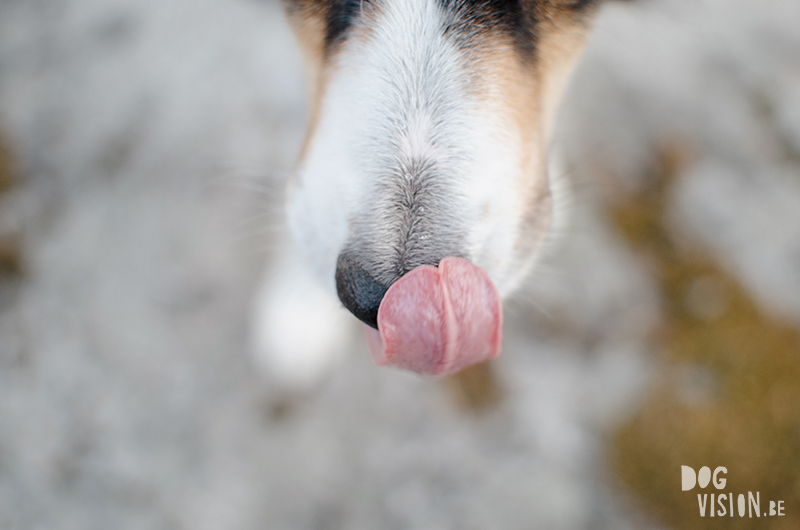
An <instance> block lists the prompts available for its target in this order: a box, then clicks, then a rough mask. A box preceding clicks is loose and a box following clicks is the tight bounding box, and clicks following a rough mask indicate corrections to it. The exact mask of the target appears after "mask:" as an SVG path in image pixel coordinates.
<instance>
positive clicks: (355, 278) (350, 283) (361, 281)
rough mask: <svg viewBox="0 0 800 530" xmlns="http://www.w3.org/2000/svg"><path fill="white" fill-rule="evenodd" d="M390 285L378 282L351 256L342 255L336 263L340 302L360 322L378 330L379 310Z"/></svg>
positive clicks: (337, 288) (337, 289)
mask: <svg viewBox="0 0 800 530" xmlns="http://www.w3.org/2000/svg"><path fill="white" fill-rule="evenodd" d="M388 288H389V286H388V285H383V284H382V283H381V282H379V281H377V280H376V279H375V278H374V277H373V276H372V275H371V274H370V273H369V271H368V270H367V269H365V268H364V267H363V266H362V265H361V264H360V263H359V262H358V260H357V259H356V258H355V257H353V255H351V254H346V253H345V254H341V255H340V256H339V259H338V261H337V263H336V291H337V293H338V294H339V300H341V302H342V304H343V305H344V306H345V307H346V308H347V309H348V311H350V312H351V313H353V314H354V315H355V316H356V317H357V318H358V319H359V320H361V321H362V322H364V323H365V324H368V325H370V326H372V327H373V328H375V329H378V308H379V307H380V305H381V300H383V295H385V294H386V291H387V289H388Z"/></svg>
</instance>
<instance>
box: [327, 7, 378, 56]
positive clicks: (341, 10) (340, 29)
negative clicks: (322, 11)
mask: <svg viewBox="0 0 800 530" xmlns="http://www.w3.org/2000/svg"><path fill="white" fill-rule="evenodd" d="M367 1H368V0H329V1H328V2H327V3H328V20H327V29H326V33H325V49H326V50H330V49H331V48H333V47H334V46H335V45H336V44H338V43H339V42H341V41H342V40H344V37H345V35H346V33H347V29H348V28H349V27H350V26H351V25H352V23H353V20H355V18H356V17H357V16H358V13H359V11H360V10H361V7H362V4H363V3H365V2H367Z"/></svg>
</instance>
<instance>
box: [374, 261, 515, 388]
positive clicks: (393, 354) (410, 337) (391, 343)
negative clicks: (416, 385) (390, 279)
mask: <svg viewBox="0 0 800 530" xmlns="http://www.w3.org/2000/svg"><path fill="white" fill-rule="evenodd" d="M502 326H503V307H502V305H501V303H500V295H499V294H498V293H497V289H496V288H495V286H494V284H493V283H492V280H491V279H490V278H489V275H488V274H486V272H485V271H484V270H483V269H481V268H480V267H477V266H475V265H473V264H472V263H470V262H469V261H467V260H465V259H461V258H444V259H443V260H442V261H441V262H440V263H439V266H438V267H433V266H431V265H423V266H421V267H417V268H416V269H414V270H413V271H411V272H409V273H408V274H406V275H405V276H403V277H402V278H400V279H399V280H397V282H396V283H395V284H394V285H392V286H391V287H390V288H389V290H388V291H386V295H385V296H384V297H383V301H382V302H381V305H380V308H379V309H378V329H379V330H380V332H378V331H376V330H375V329H373V328H371V327H368V326H366V325H365V328H366V330H367V342H368V343H369V348H370V352H371V353H372V358H373V359H374V360H375V362H376V363H377V364H379V365H387V364H393V365H396V366H399V367H401V368H406V369H408V370H412V371H414V372H417V373H420V374H432V375H446V374H451V373H453V372H457V371H458V370H461V369H462V368H464V367H466V366H469V365H470V364H474V363H477V362H480V361H485V360H487V359H491V358H492V357H495V356H496V355H497V354H498V353H500V338H501V334H502Z"/></svg>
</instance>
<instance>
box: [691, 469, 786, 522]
mask: <svg viewBox="0 0 800 530" xmlns="http://www.w3.org/2000/svg"><path fill="white" fill-rule="evenodd" d="M727 474H728V470H727V468H724V467H722V466H719V467H717V468H716V469H714V473H713V474H712V473H711V468H709V467H708V466H703V467H701V468H700V470H699V471H697V473H695V471H694V468H691V467H689V466H681V490H682V491H690V490H693V489H694V487H695V486H699V487H700V489H705V488H706V487H708V485H709V483H711V484H713V485H714V487H715V488H716V489H717V490H724V489H725V484H726V483H727V479H726V478H724V475H727ZM710 496H711V498H710V499H709V494H708V493H698V494H697V504H698V507H699V508H700V517H706V511H708V516H709V517H725V516H729V517H734V515H735V514H736V513H738V515H739V517H753V514H754V513H755V516H756V517H761V516H762V515H763V516H764V517H769V516H782V515H786V514H784V513H783V501H769V511H765V512H764V513H763V514H762V513H761V494H760V493H759V492H756V493H755V495H753V492H752V491H748V492H747V498H746V499H745V495H744V493H739V494H738V495H736V494H735V493H729V492H724V493H723V492H721V491H720V492H718V493H711V494H710ZM715 497H716V505H715ZM734 498H735V500H736V502H735V503H734ZM709 501H710V502H709ZM715 508H716V509H715ZM734 508H736V510H734ZM765 508H766V506H765Z"/></svg>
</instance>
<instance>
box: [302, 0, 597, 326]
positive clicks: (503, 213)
mask: <svg viewBox="0 0 800 530" xmlns="http://www.w3.org/2000/svg"><path fill="white" fill-rule="evenodd" d="M595 3H596V2H594V1H585V0H584V1H569V0H287V11H288V13H289V19H290V21H291V23H292V25H293V29H294V31H295V34H296V36H297V39H298V41H299V43H300V46H301V48H302V50H303V53H304V56H305V61H306V67H307V83H308V92H309V94H308V97H309V108H310V122H309V127H308V133H307V137H306V140H305V144H304V146H303V149H302V153H301V157H300V161H299V164H298V167H297V171H296V174H295V175H294V176H293V178H292V180H291V181H290V184H289V189H288V217H289V226H290V229H291V232H292V235H293V237H294V239H295V242H296V243H297V245H298V246H299V248H300V251H301V253H303V254H304V256H305V258H306V259H307V261H308V262H309V263H310V264H311V265H312V267H313V269H314V270H315V271H316V272H317V273H318V275H319V276H320V277H321V278H322V279H324V280H326V281H328V282H329V284H330V285H331V286H332V287H333V286H334V282H335V285H336V287H337V290H338V292H339V297H340V299H341V300H342V301H343V302H344V304H345V306H347V307H348V309H350V310H351V311H352V312H353V313H354V314H355V315H356V316H358V317H359V318H361V319H362V320H363V321H365V322H367V323H368V324H370V325H372V326H375V325H376V318H377V310H378V305H379V303H380V301H381V298H382V297H383V295H384V293H385V292H386V290H387V289H388V288H389V287H390V286H391V285H392V284H394V283H395V282H396V281H397V280H398V279H399V278H401V277H402V276H404V275H405V274H406V273H408V272H409V271H412V270H414V269H416V268H418V267H420V266H423V265H437V264H439V262H440V261H441V260H442V259H443V258H445V257H448V256H452V257H457V258H463V259H465V260H468V261H469V262H471V263H473V264H475V265H476V266H477V267H480V268H481V269H483V270H484V271H485V272H486V273H488V276H489V277H490V279H491V281H492V282H493V283H494V285H496V287H497V290H498V292H499V294H500V295H501V296H505V295H507V294H509V293H510V292H512V291H513V290H514V288H515V287H516V286H517V285H518V284H519V283H520V281H521V280H522V278H523V277H524V276H525V274H526V273H527V272H528V271H529V269H530V267H531V266H532V264H533V263H534V262H535V259H536V256H537V254H538V251H539V249H540V248H541V244H542V242H543V240H544V238H545V236H546V234H547V232H548V230H549V228H550V224H551V218H552V207H553V206H552V202H551V195H550V188H549V184H548V175H547V160H546V154H547V146H548V142H549V136H550V132H551V129H552V125H553V119H554V114H555V110H556V107H557V105H558V101H559V96H560V94H561V92H562V89H563V84H564V82H565V80H566V78H567V76H568V74H569V72H570V71H571V67H572V65H573V63H574V60H575V58H576V57H577V54H578V52H579V50H580V49H581V48H582V45H583V41H584V38H585V35H586V33H587V25H588V22H589V20H590V18H591V17H590V15H591V14H592V13H593V11H594V8H595Z"/></svg>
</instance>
